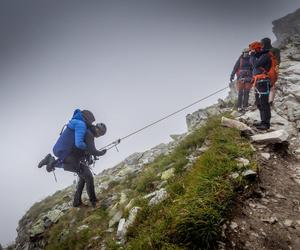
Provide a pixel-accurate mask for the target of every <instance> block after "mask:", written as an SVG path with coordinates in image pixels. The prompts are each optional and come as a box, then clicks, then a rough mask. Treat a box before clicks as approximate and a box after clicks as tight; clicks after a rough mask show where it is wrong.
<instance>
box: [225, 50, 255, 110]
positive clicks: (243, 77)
mask: <svg viewBox="0 0 300 250" xmlns="http://www.w3.org/2000/svg"><path fill="white" fill-rule="evenodd" d="M234 75H236V76H237V90H238V101H237V109H238V111H242V110H244V109H246V108H247V107H248V101H249V92H250V89H251V80H252V65H251V63H250V56H249V49H248V48H247V49H244V50H243V53H242V54H241V55H240V57H239V58H238V60H237V61H236V63H235V65H234V68H233V70H232V73H231V76H230V82H232V81H233V79H234Z"/></svg>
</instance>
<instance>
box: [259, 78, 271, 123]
mask: <svg viewBox="0 0 300 250" xmlns="http://www.w3.org/2000/svg"><path fill="white" fill-rule="evenodd" d="M269 95H270V80H263V81H258V82H257V84H256V92H255V103H256V105H257V108H258V109H259V112H260V119H261V122H262V124H265V125H267V126H270V120H271V106H270V103H269Z"/></svg>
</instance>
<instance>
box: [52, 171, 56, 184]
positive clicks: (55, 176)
mask: <svg viewBox="0 0 300 250" xmlns="http://www.w3.org/2000/svg"><path fill="white" fill-rule="evenodd" d="M52 172H53V176H54V180H55V182H57V179H56V175H55V173H54V170H53V171H52Z"/></svg>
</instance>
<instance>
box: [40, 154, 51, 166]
mask: <svg viewBox="0 0 300 250" xmlns="http://www.w3.org/2000/svg"><path fill="white" fill-rule="evenodd" d="M51 162H53V156H52V155H51V154H47V155H46V156H45V158H44V159H43V160H41V161H40V163H39V165H38V168H41V167H43V166H45V165H48V164H49V163H51Z"/></svg>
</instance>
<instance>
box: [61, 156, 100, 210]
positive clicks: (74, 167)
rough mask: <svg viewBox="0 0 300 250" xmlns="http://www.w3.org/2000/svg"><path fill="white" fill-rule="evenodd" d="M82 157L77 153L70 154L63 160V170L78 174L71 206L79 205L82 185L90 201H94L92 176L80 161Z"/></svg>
mask: <svg viewBox="0 0 300 250" xmlns="http://www.w3.org/2000/svg"><path fill="white" fill-rule="evenodd" d="M81 159H82V157H79V156H77V155H70V156H68V157H66V158H65V160H64V164H63V166H64V170H66V171H71V172H74V173H77V174H78V177H79V181H78V183H77V187H76V192H75V195H74V201H73V206H79V205H80V204H81V203H82V201H81V195H82V191H83V188H84V186H85V185H86V191H87V194H88V196H89V199H90V201H91V202H96V200H97V199H96V194H95V186H94V177H93V174H92V172H91V170H90V169H89V167H88V166H86V165H84V164H82V163H80V161H81Z"/></svg>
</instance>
